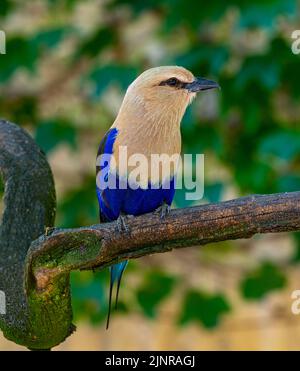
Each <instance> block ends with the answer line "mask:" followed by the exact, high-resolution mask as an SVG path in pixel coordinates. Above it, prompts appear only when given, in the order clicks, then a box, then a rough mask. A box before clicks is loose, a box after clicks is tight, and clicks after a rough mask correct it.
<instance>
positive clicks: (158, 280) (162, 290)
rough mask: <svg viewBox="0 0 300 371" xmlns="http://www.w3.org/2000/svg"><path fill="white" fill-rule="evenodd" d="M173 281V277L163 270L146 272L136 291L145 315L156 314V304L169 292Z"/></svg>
mask: <svg viewBox="0 0 300 371" xmlns="http://www.w3.org/2000/svg"><path fill="white" fill-rule="evenodd" d="M175 282H176V278H175V277H173V276H170V275H167V274H165V273H163V272H159V271H150V272H147V273H146V276H145V279H144V282H143V284H142V286H141V287H140V288H139V289H138V291H137V300H138V302H139V304H140V306H141V307H142V309H143V311H144V313H145V315H146V316H148V317H151V318H154V317H155V316H156V314H157V307H158V305H159V304H160V303H161V301H162V300H163V299H165V298H166V297H167V296H168V295H169V294H170V293H171V291H172V289H173V287H174V284H175Z"/></svg>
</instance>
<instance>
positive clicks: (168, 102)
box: [122, 66, 219, 123]
mask: <svg viewBox="0 0 300 371" xmlns="http://www.w3.org/2000/svg"><path fill="white" fill-rule="evenodd" d="M218 87H219V85H218V84H217V83H216V82H214V81H211V80H207V79H204V78H196V77H195V76H194V75H193V74H192V73H191V72H190V71H188V70H187V69H185V68H183V67H178V66H162V67H156V68H151V69H149V70H146V71H145V72H143V73H142V74H141V75H139V76H138V77H137V78H136V79H135V80H134V81H133V82H132V84H131V85H130V86H129V87H128V89H127V92H126V95H125V98H124V102H123V107H122V111H123V113H128V114H129V113H130V112H131V111H133V112H134V114H135V115H139V116H140V117H144V118H145V117H146V118H147V117H148V118H152V119H153V120H155V121H156V122H159V121H161V122H166V120H167V118H169V119H170V120H173V121H177V122H179V123H180V121H181V118H182V116H183V114H184V112H185V110H186V108H187V106H188V104H189V103H191V101H192V100H193V98H194V97H195V96H196V94H197V93H198V92H201V91H204V90H209V89H214V88H218Z"/></svg>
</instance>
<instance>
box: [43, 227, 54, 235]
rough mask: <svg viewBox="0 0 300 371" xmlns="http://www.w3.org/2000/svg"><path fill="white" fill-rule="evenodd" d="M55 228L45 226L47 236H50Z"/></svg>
mask: <svg viewBox="0 0 300 371" xmlns="http://www.w3.org/2000/svg"><path fill="white" fill-rule="evenodd" d="M54 230H55V228H54V227H46V228H45V236H50V234H52V232H53V231H54Z"/></svg>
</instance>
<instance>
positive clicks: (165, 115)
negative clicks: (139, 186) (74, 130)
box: [111, 66, 218, 184]
mask: <svg viewBox="0 0 300 371" xmlns="http://www.w3.org/2000/svg"><path fill="white" fill-rule="evenodd" d="M216 87H218V84H216V83H215V82H213V81H210V80H206V79H201V78H195V77H194V75H193V74H192V73H191V72H190V71H188V70H186V69H185V68H183V67H177V66H164V67H157V68H151V69H150V70H147V71H145V72H143V73H142V74H141V75H140V76H139V77H138V78H137V79H136V80H134V81H133V83H132V84H131V85H130V86H129V87H128V89H127V92H126V95H125V97H124V100H123V103H122V105H121V108H120V110H119V113H118V116H117V118H116V120H115V122H114V124H113V127H116V128H117V129H118V135H117V137H116V140H115V143H114V147H113V152H114V155H115V157H116V159H118V158H119V151H120V148H121V146H122V147H124V146H125V147H126V148H127V156H128V158H129V157H130V156H131V155H134V154H143V155H145V156H146V158H147V159H148V161H149V163H150V158H151V155H152V154H166V155H169V156H173V155H179V154H180V151H181V135H180V122H181V119H182V117H183V115H184V113H185V110H186V108H187V106H188V104H189V103H190V102H191V101H192V99H193V98H194V97H195V95H196V93H197V92H199V91H201V90H207V89H212V88H216ZM111 166H112V165H111ZM116 166H117V169H118V172H119V175H123V173H122V171H121V170H120V168H119V164H118V163H117V165H116ZM146 170H147V169H146ZM171 172H172V173H174V172H175V170H174V169H173V170H172V171H171ZM150 173H151V172H149V173H148V172H147V171H146V172H145V174H144V176H143V179H146V180H147V179H148V176H149V174H150ZM160 173H161V171H160ZM124 176H125V175H124ZM162 178H163V177H162V176H159V180H161V179H162ZM147 181H148V180H147ZM157 181H158V180H157ZM147 184H148V183H147Z"/></svg>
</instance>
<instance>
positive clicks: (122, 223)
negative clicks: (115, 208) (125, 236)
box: [117, 213, 130, 233]
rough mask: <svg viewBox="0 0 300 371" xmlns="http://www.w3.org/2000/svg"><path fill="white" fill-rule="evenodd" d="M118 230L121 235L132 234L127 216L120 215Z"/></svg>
mask: <svg viewBox="0 0 300 371" xmlns="http://www.w3.org/2000/svg"><path fill="white" fill-rule="evenodd" d="M117 229H118V231H119V232H120V233H122V232H126V233H129V232H130V228H129V227H128V225H127V215H126V214H122V213H121V214H120V215H119V217H118V219H117Z"/></svg>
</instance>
